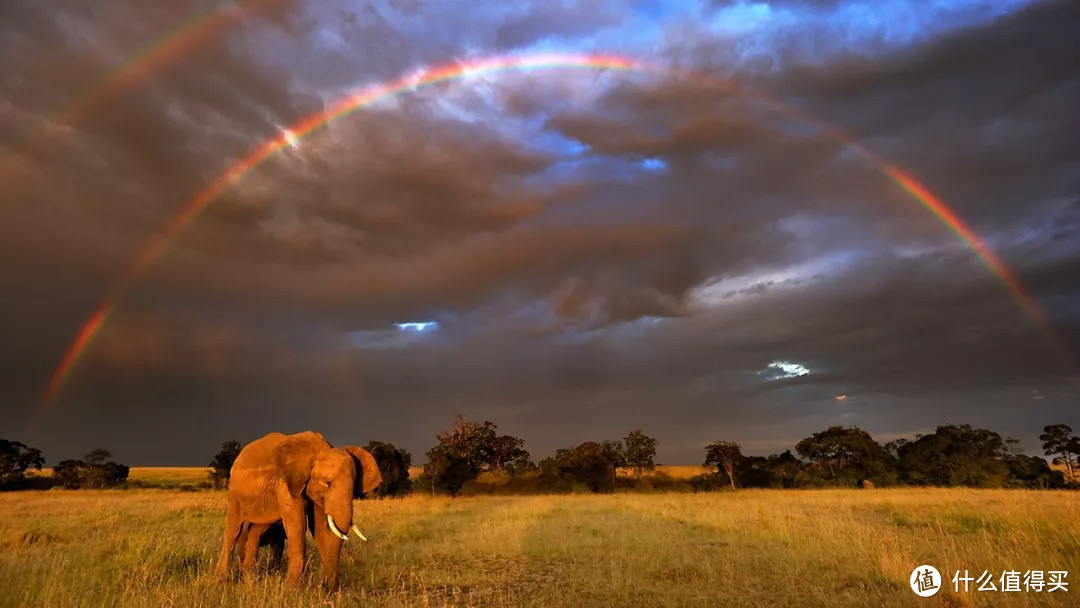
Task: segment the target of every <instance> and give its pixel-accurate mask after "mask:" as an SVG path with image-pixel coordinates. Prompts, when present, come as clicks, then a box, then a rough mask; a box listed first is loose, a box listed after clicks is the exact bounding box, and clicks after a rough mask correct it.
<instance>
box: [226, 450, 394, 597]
mask: <svg viewBox="0 0 1080 608" xmlns="http://www.w3.org/2000/svg"><path fill="white" fill-rule="evenodd" d="M380 483H382V475H381V474H380V473H379V467H378V465H377V464H376V463H375V458H374V457H373V456H372V455H371V454H370V453H368V452H367V451H366V450H364V449H362V448H359V447H355V446H347V447H346V448H333V447H332V446H331V445H330V444H329V443H328V442H327V441H326V439H325V438H323V436H322V435H320V434H319V433H315V432H312V431H306V432H303V433H297V434H295V435H284V434H282V433H270V434H268V435H266V436H265V437H262V438H261V439H256V440H255V441H252V442H251V443H249V444H248V445H246V446H245V447H244V449H242V450H241V451H240V454H239V455H238V456H237V457H236V461H235V462H234V463H233V466H232V469H231V471H230V474H229V489H228V493H227V516H226V523H225V535H224V540H223V543H222V547H221V555H220V557H219V559H218V576H219V577H220V578H222V579H227V578H228V575H229V562H230V561H231V559H232V552H233V548H234V547H235V546H236V544H237V541H238V540H239V539H240V537H241V535H243V537H244V538H243V543H242V546H241V547H240V558H241V566H242V568H243V569H244V570H245V571H250V570H251V568H252V567H253V566H254V563H255V549H256V548H257V547H258V541H259V538H260V536H262V534H263V532H265V531H266V530H267V528H269V527H270V526H271V525H272V524H275V523H277V522H280V523H281V525H282V527H283V528H284V532H285V536H286V538H287V540H288V558H289V566H288V571H287V574H286V577H285V580H286V582H287V583H288V584H290V585H294V586H295V585H298V584H299V583H300V576H301V575H302V574H303V572H304V545H305V542H306V530H307V528H309V527H310V528H311V532H312V536H314V537H315V544H316V546H317V547H318V549H319V557H320V560H321V562H322V568H323V579H324V582H325V584H326V585H327V586H328V587H330V588H331V589H334V588H337V586H338V569H339V564H340V558H341V546H342V543H344V542H345V541H346V540H348V537H347V536H346V534H347V532H342V530H346V531H352V532H353V533H355V534H356V535H357V536H359V537H361V538H363V535H362V534H361V533H360V530H359V529H357V528H356V526H355V525H354V524H353V498H354V496H355V495H356V493H357V492H361V493H366V492H370V491H371V490H374V489H375V488H376V487H378V485H379V484H380ZM248 549H250V550H248Z"/></svg>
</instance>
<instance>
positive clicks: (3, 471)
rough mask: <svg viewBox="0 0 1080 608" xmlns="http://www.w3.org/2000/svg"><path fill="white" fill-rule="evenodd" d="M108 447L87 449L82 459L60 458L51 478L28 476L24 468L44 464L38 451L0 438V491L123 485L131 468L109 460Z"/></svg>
mask: <svg viewBox="0 0 1080 608" xmlns="http://www.w3.org/2000/svg"><path fill="white" fill-rule="evenodd" d="M112 456H113V455H112V452H110V451H109V450H103V449H100V448H99V449H96V450H90V452H88V453H87V454H86V455H85V456H83V457H82V459H78V460H77V459H69V460H61V461H60V462H58V463H56V466H54V467H53V469H52V476H51V477H42V476H29V475H27V474H26V473H27V471H30V470H38V471H40V470H41V469H42V467H44V466H45V456H44V455H42V453H41V450H39V449H37V448H33V447H30V446H28V445H26V444H24V443H21V442H19V441H12V440H9V439H2V438H0V490H21V489H45V488H49V487H54V486H59V487H63V488H68V489H72V490H74V489H78V488H114V487H118V486H122V485H124V483H125V482H126V481H127V478H128V473H129V472H130V471H131V469H129V468H128V467H127V466H126V465H122V464H119V463H117V462H114V461H113V460H112Z"/></svg>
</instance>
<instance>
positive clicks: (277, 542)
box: [263, 524, 285, 568]
mask: <svg viewBox="0 0 1080 608" xmlns="http://www.w3.org/2000/svg"><path fill="white" fill-rule="evenodd" d="M267 534H268V535H269V537H270V538H269V539H267V541H268V543H269V545H270V567H271V568H280V567H281V562H282V558H283V556H284V554H285V529H284V528H283V527H281V526H280V525H279V524H274V525H273V526H271V527H270V530H269V531H268V532H267V533H266V534H263V538H264V539H265V538H266V536H267Z"/></svg>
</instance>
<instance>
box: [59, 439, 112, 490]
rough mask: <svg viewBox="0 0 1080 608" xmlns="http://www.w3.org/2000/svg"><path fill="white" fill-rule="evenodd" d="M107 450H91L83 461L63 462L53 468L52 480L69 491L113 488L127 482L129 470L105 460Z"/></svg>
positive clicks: (109, 454) (110, 454)
mask: <svg viewBox="0 0 1080 608" xmlns="http://www.w3.org/2000/svg"><path fill="white" fill-rule="evenodd" d="M111 457H112V453H110V452H109V451H108V450H100V449H99V450H93V451H91V452H90V453H89V454H87V455H86V456H84V457H83V458H84V460H63V461H60V462H59V463H58V464H57V465H56V466H55V467H53V479H54V480H55V482H56V483H57V484H58V485H61V486H63V487H65V488H68V489H70V490H75V489H79V488H113V487H117V486H120V485H122V484H123V483H124V482H126V481H127V478H128V473H130V471H131V470H130V469H129V468H128V467H127V466H126V465H122V464H118V463H116V462H113V461H111V460H109V461H106V460H105V459H106V458H111Z"/></svg>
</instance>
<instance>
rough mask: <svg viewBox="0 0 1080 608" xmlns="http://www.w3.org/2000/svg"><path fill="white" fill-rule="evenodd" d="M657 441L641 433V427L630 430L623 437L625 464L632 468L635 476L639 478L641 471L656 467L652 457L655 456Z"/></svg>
mask: <svg viewBox="0 0 1080 608" xmlns="http://www.w3.org/2000/svg"><path fill="white" fill-rule="evenodd" d="M659 443H660V442H659V441H657V440H655V439H653V438H652V437H649V436H648V435H646V434H645V433H642V432H641V429H637V430H635V431H630V433H629V434H628V435H627V436H626V437H625V438H623V444H624V445H625V446H626V448H625V449H626V452H625V453H626V465H627V466H629V467H631V468H633V469H634V475H635V476H636V477H638V478H640V477H641V473H642V471H645V470H649V471H651V470H653V469H655V468H656V463H655V462H653V459H654V458H656V446H657V445H658V444H659Z"/></svg>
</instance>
